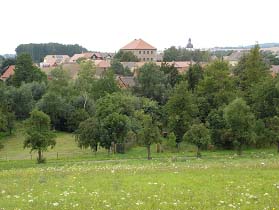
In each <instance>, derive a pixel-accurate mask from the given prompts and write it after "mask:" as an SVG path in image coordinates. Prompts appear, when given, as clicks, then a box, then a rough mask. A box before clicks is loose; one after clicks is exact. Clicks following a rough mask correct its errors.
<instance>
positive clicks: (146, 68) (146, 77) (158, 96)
mask: <svg viewBox="0 0 279 210" xmlns="http://www.w3.org/2000/svg"><path fill="white" fill-rule="evenodd" d="M139 72H140V74H139V77H138V78H137V80H136V87H135V92H136V93H138V94H139V95H140V96H145V97H147V98H150V99H153V100H156V101H157V102H158V103H159V104H164V103H165V102H166V101H167V98H168V87H167V84H166V76H165V75H164V73H163V72H162V71H160V67H159V66H157V65H156V64H155V63H146V64H144V65H143V66H142V67H141V68H140V69H139Z"/></svg>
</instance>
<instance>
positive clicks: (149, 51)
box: [121, 39, 157, 62]
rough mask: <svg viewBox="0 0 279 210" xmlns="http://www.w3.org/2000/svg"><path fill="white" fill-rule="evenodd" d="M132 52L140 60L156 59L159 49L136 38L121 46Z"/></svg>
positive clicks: (123, 49) (124, 49)
mask: <svg viewBox="0 0 279 210" xmlns="http://www.w3.org/2000/svg"><path fill="white" fill-rule="evenodd" d="M121 50H122V51H130V52H132V53H133V54H134V55H135V56H136V57H137V58H138V59H139V60H140V61H147V62H148V61H156V58H157V49H156V48H155V47H153V46H152V45H150V44H148V43H147V42H145V41H144V40H142V39H135V40H133V41H131V42H130V43H129V44H127V45H125V46H124V47H122V48H121Z"/></svg>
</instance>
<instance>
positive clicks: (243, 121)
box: [224, 98, 255, 155]
mask: <svg viewBox="0 0 279 210" xmlns="http://www.w3.org/2000/svg"><path fill="white" fill-rule="evenodd" d="M224 119H225V120H226V123H227V124H228V126H229V128H230V130H231V132H232V134H233V138H234V144H235V146H236V148H237V150H238V154H239V155H241V154H242V148H243V146H244V145H248V144H249V143H252V142H254V140H255V133H254V125H255V116H254V114H253V113H252V112H251V110H250V107H249V106H248V105H247V104H246V102H245V101H244V100H243V99H242V98H237V99H235V100H233V101H232V102H231V103H230V104H228V105H227V106H226V107H225V109H224Z"/></svg>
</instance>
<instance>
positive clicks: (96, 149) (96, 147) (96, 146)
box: [95, 144, 98, 152]
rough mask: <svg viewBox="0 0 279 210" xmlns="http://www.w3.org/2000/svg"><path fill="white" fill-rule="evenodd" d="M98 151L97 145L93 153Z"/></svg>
mask: <svg viewBox="0 0 279 210" xmlns="http://www.w3.org/2000/svg"><path fill="white" fill-rule="evenodd" d="M97 151H98V144H96V145H95V152H97Z"/></svg>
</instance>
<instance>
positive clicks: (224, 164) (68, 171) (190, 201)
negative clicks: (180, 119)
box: [0, 129, 279, 210]
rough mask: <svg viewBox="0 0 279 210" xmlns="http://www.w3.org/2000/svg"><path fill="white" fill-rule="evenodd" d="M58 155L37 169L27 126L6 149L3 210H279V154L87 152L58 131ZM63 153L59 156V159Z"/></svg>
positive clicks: (0, 172) (0, 170)
mask: <svg viewBox="0 0 279 210" xmlns="http://www.w3.org/2000/svg"><path fill="white" fill-rule="evenodd" d="M57 136H58V137H57V145H56V147H55V149H54V150H50V151H49V152H46V153H44V157H46V158H47V163H46V164H36V160H35V159H36V153H33V154H32V160H31V156H30V153H29V150H26V149H23V147H22V142H23V139H24V137H23V135H22V133H21V132H20V129H19V130H18V131H17V132H16V133H15V134H14V135H13V136H11V137H6V138H4V140H3V144H4V146H5V147H4V149H3V150H1V151H0V156H1V161H0V180H1V181H0V209H7V210H10V209H11V210H12V209H22V210H23V209H59V210H61V209H96V210H97V209H119V210H120V209H131V210H132V209H133V210H134V209H152V210H153V209H183V210H184V209H251V210H254V209H279V202H278V200H279V155H278V154H277V153H276V149H275V148H274V149H273V148H271V149H265V150H264V149H261V150H255V149H253V150H245V151H244V153H243V155H242V156H241V157H239V156H237V155H235V152H234V151H206V152H203V156H202V158H201V159H197V158H195V149H194V148H193V147H187V146H185V148H184V149H183V150H181V151H180V152H178V153H177V152H167V151H165V152H163V153H156V147H155V145H154V146H153V147H152V157H153V159H152V160H150V161H148V160H146V149H145V148H143V147H135V148H133V149H131V150H129V151H128V152H127V153H126V154H123V155H121V154H110V155H108V154H107V152H106V151H103V150H101V151H99V152H97V154H95V153H94V152H92V151H90V150H81V149H79V148H78V147H77V146H76V143H75V139H74V136H73V135H71V134H65V133H58V134H57ZM57 153H58V157H57Z"/></svg>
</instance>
